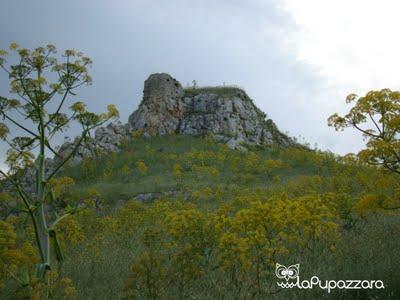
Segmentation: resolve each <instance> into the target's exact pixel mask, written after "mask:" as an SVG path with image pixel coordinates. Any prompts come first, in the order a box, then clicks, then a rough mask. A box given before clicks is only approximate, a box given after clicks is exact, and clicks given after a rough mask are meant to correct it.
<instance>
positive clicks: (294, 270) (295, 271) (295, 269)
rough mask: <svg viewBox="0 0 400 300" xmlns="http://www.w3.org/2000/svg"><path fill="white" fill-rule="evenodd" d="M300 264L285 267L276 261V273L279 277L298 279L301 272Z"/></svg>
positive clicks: (287, 279)
mask: <svg viewBox="0 0 400 300" xmlns="http://www.w3.org/2000/svg"><path fill="white" fill-rule="evenodd" d="M299 269H300V264H295V265H291V266H289V267H285V266H284V265H281V264H279V263H276V268H275V275H276V277H278V278H279V279H285V280H286V281H289V279H296V278H297V277H298V276H299V273H300V270H299Z"/></svg>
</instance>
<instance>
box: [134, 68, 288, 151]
mask: <svg viewBox="0 0 400 300" xmlns="http://www.w3.org/2000/svg"><path fill="white" fill-rule="evenodd" d="M128 123H129V126H130V128H131V130H139V129H140V130H143V131H144V132H145V134H147V135H165V134H171V133H177V134H190V135H205V134H209V133H213V134H215V136H216V138H217V139H218V140H220V141H223V142H227V143H228V145H229V146H230V147H231V148H241V147H242V144H255V145H259V144H271V143H276V144H279V145H288V144H291V143H292V141H291V139H290V138H288V137H287V136H286V135H284V134H282V133H281V132H280V131H279V130H278V129H277V127H276V126H275V124H274V123H273V122H272V120H266V115H265V114H264V113H263V112H262V111H260V110H259V109H258V108H257V107H256V106H255V105H254V103H253V101H252V100H251V99H250V98H249V97H248V96H247V94H246V93H245V92H244V91H243V90H241V89H239V88H235V87H216V88H190V89H183V88H182V85H181V84H180V83H179V82H178V81H177V80H176V79H174V78H172V77H171V76H170V75H168V74H165V73H159V74H152V75H150V77H149V78H148V79H147V80H146V81H145V85H144V91H143V100H142V102H141V103H140V105H139V108H138V109H137V110H136V111H135V112H134V113H133V114H132V115H131V116H130V117H129V121H128Z"/></svg>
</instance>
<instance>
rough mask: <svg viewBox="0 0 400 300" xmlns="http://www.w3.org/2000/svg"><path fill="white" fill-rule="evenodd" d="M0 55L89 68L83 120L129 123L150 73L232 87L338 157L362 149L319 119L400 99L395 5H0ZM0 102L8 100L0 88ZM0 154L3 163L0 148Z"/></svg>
mask: <svg viewBox="0 0 400 300" xmlns="http://www.w3.org/2000/svg"><path fill="white" fill-rule="evenodd" d="M1 4H2V5H1V10H0V48H6V47H8V45H9V44H10V42H17V43H18V44H20V45H21V46H23V47H26V48H32V47H36V46H39V45H43V44H46V43H54V44H55V45H56V46H57V47H58V48H59V49H65V48H75V49H77V50H81V51H83V52H84V53H85V54H87V55H88V56H90V57H91V58H92V59H93V63H94V64H93V68H92V70H91V73H92V75H93V80H94V83H93V85H92V86H90V87H88V88H82V89H81V90H80V91H79V95H80V98H81V100H83V101H85V102H87V103H88V104H89V107H90V108H91V109H94V110H97V111H103V110H105V108H106V105H107V104H108V103H114V104H116V105H117V107H118V108H119V110H120V112H121V121H122V122H126V121H127V118H128V116H129V114H131V113H132V112H133V111H134V110H135V109H136V108H137V106H138V104H139V102H140V100H141V97H142V91H143V82H144V80H145V79H146V78H147V77H148V75H149V74H151V73H155V72H167V73H170V74H171V75H172V76H173V77H175V78H177V79H178V80H179V81H180V82H181V83H182V84H183V85H186V84H187V83H189V82H191V81H192V80H194V79H195V80H196V81H197V82H198V85H220V84H222V83H226V84H236V85H239V86H241V87H243V88H245V90H246V91H247V92H248V94H249V95H250V97H251V98H253V99H254V101H255V103H256V104H257V105H258V106H259V107H260V108H261V109H262V110H263V111H265V112H266V113H267V115H268V116H269V117H270V118H272V119H273V120H274V121H275V122H276V123H277V125H278V127H279V128H280V129H281V130H282V131H287V132H289V134H290V135H292V136H296V137H298V136H302V137H304V139H305V140H306V141H308V142H310V143H311V144H312V145H313V144H314V143H317V144H318V146H319V147H320V148H322V149H329V150H331V151H333V152H336V153H340V154H344V153H347V152H354V151H357V150H358V149H360V147H361V146H362V139H361V138H355V135H354V134H353V133H352V132H351V131H349V132H346V133H344V134H343V133H336V132H335V131H334V130H333V129H332V128H329V127H327V125H326V119H327V117H328V116H329V115H330V114H332V113H334V112H344V111H345V110H346V109H347V108H346V106H345V104H344V99H345V97H346V95H347V94H349V93H351V92H357V93H363V92H366V91H368V90H371V89H381V88H384V87H389V88H392V89H399V84H400V76H398V75H397V73H398V70H399V69H400V68H399V67H400V61H399V58H398V56H399V53H400V42H399V38H398V28H399V21H398V20H399V18H398V12H399V11H400V2H399V1H389V0H388V1H386V0H381V1H367V0H363V1H361V0H346V1H345V0H334V1H330V0H326V1H320V0H301V1H299V0H281V1H278V0H220V1H217V0H203V1H196V0H192V1H187V0H186V1H184V0H182V1H179V0H114V1H111V0H68V1H58V0H34V1H33V0H2V3H1ZM0 80H1V81H0V95H3V94H6V93H7V91H8V83H7V82H6V77H4V76H2V77H0ZM1 147H2V149H1V151H0V154H1V155H2V157H4V153H5V146H4V144H2V145H1Z"/></svg>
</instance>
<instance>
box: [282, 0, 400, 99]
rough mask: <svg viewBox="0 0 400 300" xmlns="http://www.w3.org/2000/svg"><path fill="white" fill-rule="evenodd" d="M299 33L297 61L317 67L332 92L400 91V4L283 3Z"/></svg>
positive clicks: (366, 0)
mask: <svg viewBox="0 0 400 300" xmlns="http://www.w3.org/2000/svg"><path fill="white" fill-rule="evenodd" d="M283 8H284V10H286V11H287V12H289V14H290V15H291V16H292V17H293V19H294V22H295V23H296V25H297V26H298V30H297V31H296V32H295V34H294V35H293V37H292V38H293V39H292V42H294V44H295V46H296V48H297V59H298V60H300V61H303V62H306V63H307V64H310V65H312V66H314V67H316V68H317V70H318V72H319V74H320V75H321V76H322V77H323V78H324V79H325V80H326V84H327V86H328V87H330V88H336V89H346V90H349V89H350V90H351V91H357V92H365V91H367V90H370V89H380V88H384V87H389V88H393V89H399V85H400V76H399V75H398V70H399V69H400V59H399V53H400V39H399V38H398V28H399V17H398V16H399V15H398V14H399V11H400V1H397V0H381V1H376V0H372V1H370V0H334V1H331V0H329V1H320V0H302V1H298V0H284V1H283Z"/></svg>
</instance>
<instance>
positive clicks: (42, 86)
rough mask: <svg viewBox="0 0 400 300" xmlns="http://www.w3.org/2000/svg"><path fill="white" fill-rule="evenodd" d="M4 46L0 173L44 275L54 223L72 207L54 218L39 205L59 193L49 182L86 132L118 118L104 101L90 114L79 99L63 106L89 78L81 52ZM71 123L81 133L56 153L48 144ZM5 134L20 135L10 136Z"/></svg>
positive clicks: (0, 64)
mask: <svg viewBox="0 0 400 300" xmlns="http://www.w3.org/2000/svg"><path fill="white" fill-rule="evenodd" d="M10 50H11V52H12V53H13V55H12V56H11V58H14V59H15V60H14V62H13V63H11V62H10V63H9V62H7V60H6V57H8V55H9V54H8V53H7V51H5V50H0V67H1V68H2V69H3V70H4V71H5V72H6V73H7V74H8V77H9V80H10V94H11V95H12V98H8V97H4V96H1V97H0V117H1V119H2V120H1V122H0V138H1V139H2V140H3V141H4V142H5V143H7V144H8V145H9V150H8V151H7V159H6V162H7V163H8V165H9V171H8V172H5V171H0V172H1V173H0V174H1V175H2V177H3V179H6V180H7V181H9V182H10V183H12V186H13V188H14V189H15V192H16V195H17V196H18V198H19V199H20V200H21V201H22V202H23V204H24V207H25V209H24V210H22V211H21V213H26V214H28V216H29V218H30V220H31V221H32V225H33V228H34V232H35V241H36V245H37V248H38V252H39V256H40V262H41V263H40V264H39V267H38V270H39V273H38V274H39V275H40V278H44V276H45V274H46V271H50V270H51V268H52V265H53V263H52V259H51V253H52V251H51V244H52V245H54V253H56V258H57V260H61V258H62V257H61V253H60V251H59V250H60V249H59V246H58V242H57V238H56V232H55V226H56V224H58V223H59V222H60V220H62V219H64V218H65V217H66V216H68V215H69V214H71V213H72V212H73V211H74V209H73V207H71V206H70V205H67V206H66V207H64V208H63V209H62V211H61V212H60V211H59V212H58V213H59V214H56V215H55V216H53V215H50V212H48V211H46V210H45V207H44V205H45V203H48V202H50V201H53V200H54V199H53V198H54V197H55V196H56V194H57V193H58V194H60V193H59V192H57V191H56V193H54V191H53V189H52V188H51V185H50V184H49V183H51V181H52V180H53V179H54V177H55V175H56V174H57V172H58V171H59V170H60V169H61V168H62V167H63V166H64V165H65V164H66V163H67V162H68V161H69V160H70V159H71V158H72V157H73V156H74V154H75V153H76V151H77V149H78V148H79V146H80V145H81V144H82V143H84V142H85V141H86V139H87V137H88V135H89V132H90V131H91V130H92V129H94V128H95V127H97V126H100V125H101V124H103V123H105V122H107V121H108V120H110V119H114V118H118V111H117V109H116V108H115V106H114V105H109V106H108V111H107V112H106V113H102V114H95V113H93V112H90V111H88V110H87V108H86V105H85V104H84V103H82V102H75V103H72V105H70V106H69V109H68V108H66V107H65V106H66V105H67V102H68V101H70V98H71V96H75V95H76V94H75V91H76V89H77V88H79V87H81V86H83V85H88V84H90V83H91V82H92V79H91V77H90V75H89V72H88V68H89V67H90V65H91V63H92V62H91V60H90V58H88V57H86V56H84V55H83V54H82V53H81V52H77V51H75V50H66V51H64V52H63V54H62V55H61V58H60V57H59V56H57V51H56V47H55V46H53V45H47V46H45V47H38V48H36V49H33V50H28V49H24V48H21V47H19V46H18V45H17V44H15V43H12V44H11V45H10ZM72 122H77V123H79V124H80V125H81V127H82V132H81V135H80V137H79V138H78V139H77V140H76V142H75V145H74V148H73V150H72V151H71V152H70V153H68V154H67V155H66V156H62V157H61V156H60V155H59V154H58V153H57V151H56V150H55V148H54V147H53V145H52V144H53V143H52V142H53V140H54V138H55V137H56V136H57V135H58V134H60V133H61V132H63V131H64V130H65V129H66V128H67V127H68V126H69V125H70V123H72ZM16 130H17V131H16ZM10 132H18V133H20V132H21V133H22V135H21V136H15V134H13V136H10V135H9V133H10ZM49 154H51V155H54V156H55V157H56V158H57V159H56V160H55V161H54V165H53V166H52V167H51V169H50V171H48V170H47V168H46V167H47V161H46V157H47V156H48V155H49ZM29 168H33V169H34V171H35V174H36V177H35V179H34V182H35V188H36V189H35V192H34V193H29V192H27V191H26V190H25V189H24V187H23V184H22V180H21V178H22V177H23V172H24V171H26V170H27V169H29ZM51 242H52V243H51Z"/></svg>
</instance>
